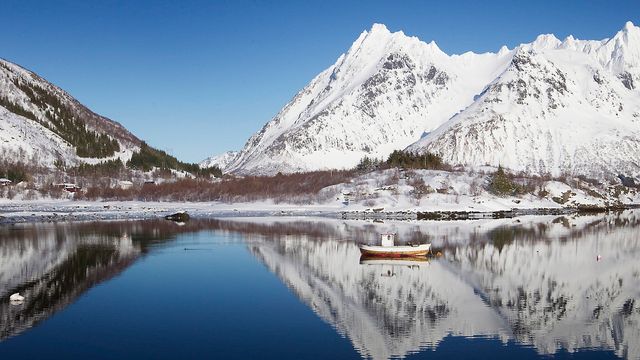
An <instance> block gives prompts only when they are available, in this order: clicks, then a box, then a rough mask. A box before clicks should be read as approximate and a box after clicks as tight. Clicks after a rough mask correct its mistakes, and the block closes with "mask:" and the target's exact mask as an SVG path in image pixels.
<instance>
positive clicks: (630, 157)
mask: <svg viewBox="0 0 640 360" xmlns="http://www.w3.org/2000/svg"><path fill="white" fill-rule="evenodd" d="M639 49H640V28H638V27H636V26H633V24H631V23H627V25H625V27H624V29H623V30H621V31H620V32H618V33H617V34H616V35H615V36H614V37H613V38H612V39H608V40H603V41H581V40H576V39H574V38H572V37H569V38H567V39H565V40H564V41H563V42H561V41H560V40H558V39H556V38H555V37H553V35H545V36H540V37H538V39H537V40H536V41H535V42H534V43H532V44H526V45H522V46H520V47H519V48H518V49H517V50H516V51H515V54H514V56H513V59H512V61H511V63H510V64H509V66H508V68H507V69H506V71H505V72H504V73H503V74H501V75H500V76H499V77H498V78H496V79H495V80H494V81H493V82H491V84H489V85H488V87H487V89H486V90H485V91H484V92H483V93H482V95H481V96H480V97H479V98H478V99H477V101H475V102H474V103H473V104H472V105H471V106H469V107H468V108H466V109H465V110H464V111H463V112H461V113H460V114H458V115H456V116H455V117H453V118H452V119H451V120H449V121H448V122H447V123H445V124H444V125H443V126H441V127H440V128H438V129H437V130H436V131H434V132H433V133H431V134H430V135H429V136H427V137H425V138H423V139H421V140H419V141H418V142H416V144H414V145H412V146H410V147H409V150H412V151H431V152H434V153H439V154H441V155H442V156H443V157H444V159H445V161H447V162H449V163H453V164H464V165H476V166H477V165H483V164H490V165H494V166H497V165H502V166H504V167H507V168H510V169H512V170H516V171H525V172H528V173H534V174H552V175H556V176H557V175H560V174H563V173H569V174H583V175H587V176H590V177H594V178H614V177H616V176H617V175H618V174H619V173H623V174H626V175H631V176H638V174H640V161H639V160H640V158H639V156H638V154H640V92H639V90H638V89H637V86H636V84H638V83H639V81H640V66H639V61H640V51H639Z"/></svg>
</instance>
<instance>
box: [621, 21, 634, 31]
mask: <svg viewBox="0 0 640 360" xmlns="http://www.w3.org/2000/svg"><path fill="white" fill-rule="evenodd" d="M637 29H638V27H637V26H635V25H633V23H632V22H631V21H627V22H626V23H625V24H624V28H622V31H624V32H629V31H634V30H637Z"/></svg>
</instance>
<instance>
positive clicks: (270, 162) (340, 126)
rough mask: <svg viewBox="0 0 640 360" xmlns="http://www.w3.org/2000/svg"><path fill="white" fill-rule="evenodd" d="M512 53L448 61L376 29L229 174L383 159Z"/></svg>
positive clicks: (457, 104)
mask: <svg viewBox="0 0 640 360" xmlns="http://www.w3.org/2000/svg"><path fill="white" fill-rule="evenodd" d="M509 60H510V52H509V51H508V50H506V49H502V50H501V51H500V52H499V53H497V54H492V53H488V54H480V55H478V54H473V53H466V54H463V55H454V56H448V55H447V54H445V53H443V52H442V51H441V50H440V49H439V48H438V46H437V45H436V44H435V42H431V43H428V44H427V43H424V42H422V41H420V40H419V39H417V38H415V37H409V36H406V35H405V34H403V33H402V32H396V33H391V32H389V30H387V28H386V27H385V26H384V25H380V24H375V25H374V26H373V27H372V28H371V30H370V31H365V32H363V33H362V34H361V35H360V37H358V39H357V40H356V41H355V42H354V43H353V45H352V46H351V48H350V49H349V50H348V51H347V52H346V53H345V54H343V55H341V56H340V57H339V58H338V60H337V61H336V63H335V64H334V65H332V66H331V67H329V68H328V69H326V70H325V71H323V72H322V73H320V74H319V75H318V76H317V77H316V78H314V79H313V80H312V81H311V82H310V83H309V85H307V86H306V87H305V88H304V89H302V90H301V91H300V92H299V93H298V94H297V95H296V96H295V97H294V98H293V99H292V100H291V102H290V103H289V104H287V105H286V106H285V107H284V108H283V109H282V110H281V111H280V112H279V113H278V114H277V115H276V116H275V117H274V118H273V120H271V121H270V122H269V123H267V124H266V125H265V126H264V127H263V128H262V130H261V131H260V132H258V133H257V134H255V135H254V136H253V137H251V138H250V139H249V141H248V142H247V144H246V145H245V147H244V149H242V151H240V153H239V154H238V156H237V157H236V158H235V159H234V161H233V162H232V163H231V164H229V167H228V168H227V171H229V172H235V173H240V174H247V173H276V172H278V171H283V172H292V171H299V170H314V169H321V168H344V167H352V166H354V165H355V164H356V163H357V162H358V161H359V160H360V159H361V158H362V157H363V156H369V157H386V156H387V155H388V154H389V153H390V152H391V151H393V150H395V149H402V148H404V147H406V146H408V145H409V144H411V143H413V142H414V141H416V140H418V139H419V138H420V137H421V136H422V135H423V133H424V132H425V131H431V130H433V129H435V128H436V127H438V126H439V125H440V124H442V123H443V122H444V121H446V120H447V119H449V118H450V117H451V116H452V115H454V114H455V113H456V112H458V111H460V110H461V109H463V108H464V107H466V106H467V105H469V104H471V102H472V101H473V98H474V95H476V94H478V93H479V92H480V91H482V89H483V88H484V86H485V85H486V84H487V83H488V82H490V81H491V80H493V79H494V78H495V77H496V76H497V75H499V74H500V73H501V72H502V71H504V68H505V67H506V66H507V65H508V63H509Z"/></svg>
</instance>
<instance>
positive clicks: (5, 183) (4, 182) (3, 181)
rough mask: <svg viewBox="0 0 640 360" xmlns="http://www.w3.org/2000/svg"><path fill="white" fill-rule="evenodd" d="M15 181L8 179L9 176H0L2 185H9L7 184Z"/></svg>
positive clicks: (0, 184)
mask: <svg viewBox="0 0 640 360" xmlns="http://www.w3.org/2000/svg"><path fill="white" fill-rule="evenodd" d="M12 182H13V181H11V180H9V179H7V178H0V186H7V185H11V183H12Z"/></svg>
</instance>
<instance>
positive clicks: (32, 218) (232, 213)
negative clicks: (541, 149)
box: [0, 201, 640, 225]
mask: <svg viewBox="0 0 640 360" xmlns="http://www.w3.org/2000/svg"><path fill="white" fill-rule="evenodd" d="M634 208H640V204H627V205H616V206H608V207H604V206H574V207H552V208H551V207H532V208H512V209H496V210H476V209H468V208H467V209H465V208H464V207H461V209H460V210H453V209H442V210H436V209H424V210H422V209H390V210H388V211H383V210H378V209H376V210H374V209H371V208H353V209H345V208H344V207H340V206H335V205H294V204H274V203H266V202H262V203H242V204H224V203H181V202H136V201H131V202H127V201H122V202H84V201H16V202H5V203H0V225H10V224H18V223H37V222H59V221H92V220H93V221H106V220H145V219H157V218H163V217H164V216H166V215H170V214H173V213H176V212H179V211H185V212H187V213H188V214H189V216H190V217H191V218H194V219H206V218H226V217H281V216H282V217H286V216H297V217H328V218H335V219H344V220H366V221H368V220H373V221H376V220H377V221H383V220H400V221H413V220H424V221H429V220H431V221H452V220H480V219H500V218H514V217H518V216H526V215H541V216H542V215H569V214H593V213H605V212H611V211H623V210H627V209H634ZM421 210H422V211H421Z"/></svg>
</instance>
